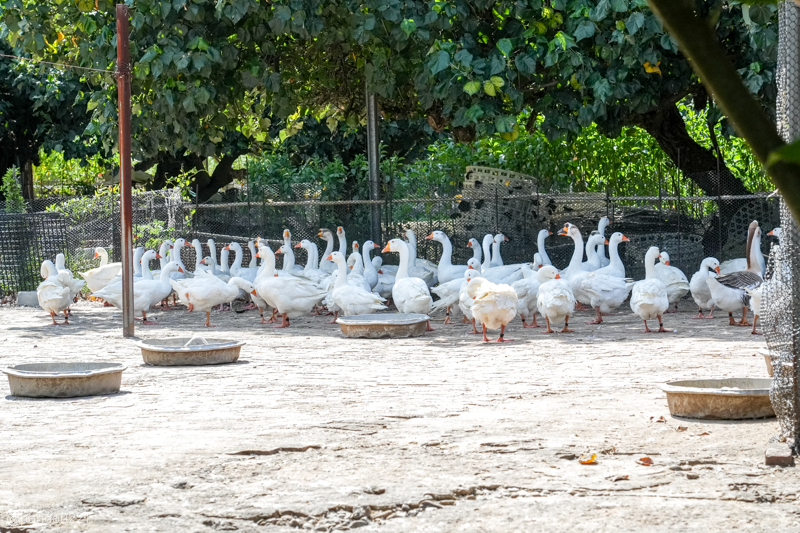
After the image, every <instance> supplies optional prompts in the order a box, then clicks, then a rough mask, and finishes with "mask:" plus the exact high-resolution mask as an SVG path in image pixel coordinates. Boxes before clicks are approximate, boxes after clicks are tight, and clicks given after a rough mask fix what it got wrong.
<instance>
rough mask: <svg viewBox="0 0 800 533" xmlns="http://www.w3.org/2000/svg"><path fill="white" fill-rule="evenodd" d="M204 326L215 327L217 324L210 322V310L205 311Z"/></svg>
mask: <svg viewBox="0 0 800 533" xmlns="http://www.w3.org/2000/svg"><path fill="white" fill-rule="evenodd" d="M206 327H207V328H215V327H217V326H215V325H214V324H212V323H211V312H210V311H206Z"/></svg>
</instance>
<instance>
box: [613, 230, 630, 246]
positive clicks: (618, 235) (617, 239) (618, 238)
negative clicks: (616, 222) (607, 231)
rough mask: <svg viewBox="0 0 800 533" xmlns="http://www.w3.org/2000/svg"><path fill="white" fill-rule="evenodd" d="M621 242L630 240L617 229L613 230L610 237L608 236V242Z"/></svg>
mask: <svg viewBox="0 0 800 533" xmlns="http://www.w3.org/2000/svg"><path fill="white" fill-rule="evenodd" d="M621 242H631V240H630V239H629V238H627V237H626V236H625V235H623V234H622V233H620V232H619V231H615V232H614V233H612V234H611V237H609V238H608V244H614V243H616V244H619V243H621Z"/></svg>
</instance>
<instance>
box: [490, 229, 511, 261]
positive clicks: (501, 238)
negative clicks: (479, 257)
mask: <svg viewBox="0 0 800 533" xmlns="http://www.w3.org/2000/svg"><path fill="white" fill-rule="evenodd" d="M504 242H508V237H506V236H505V235H503V234H502V233H498V234H497V235H495V236H494V237H493V238H492V259H491V261H490V264H491V266H493V267H501V266H503V256H501V255H500V245H501V244H503V243H504Z"/></svg>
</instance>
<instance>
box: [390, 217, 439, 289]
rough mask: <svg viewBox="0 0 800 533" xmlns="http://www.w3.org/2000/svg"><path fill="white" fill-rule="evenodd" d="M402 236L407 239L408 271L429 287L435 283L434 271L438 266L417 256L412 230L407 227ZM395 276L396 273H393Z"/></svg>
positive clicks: (436, 278) (435, 275)
mask: <svg viewBox="0 0 800 533" xmlns="http://www.w3.org/2000/svg"><path fill="white" fill-rule="evenodd" d="M403 236H404V237H405V238H406V239H408V242H407V243H406V245H407V246H408V252H409V258H408V273H409V275H410V276H414V277H417V278H420V279H421V280H422V281H424V282H425V284H426V285H427V286H428V287H429V288H430V287H433V286H434V285H436V283H437V281H438V276H437V273H436V271H437V270H438V267H437V266H436V263H432V262H431V261H428V260H427V259H419V258H418V257H417V235H416V233H414V230H410V229H407V230H406V231H405V232H403ZM395 277H397V274H395Z"/></svg>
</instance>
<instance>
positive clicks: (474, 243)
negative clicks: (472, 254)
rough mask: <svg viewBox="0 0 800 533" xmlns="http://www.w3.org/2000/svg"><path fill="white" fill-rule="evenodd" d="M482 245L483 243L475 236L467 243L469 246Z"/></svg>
mask: <svg viewBox="0 0 800 533" xmlns="http://www.w3.org/2000/svg"><path fill="white" fill-rule="evenodd" d="M480 245H481V243H479V242H478V239H476V238H475V237H472V238H471V239H470V240H469V242H468V243H467V246H468V247H469V248H476V247H478V246H480Z"/></svg>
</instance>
